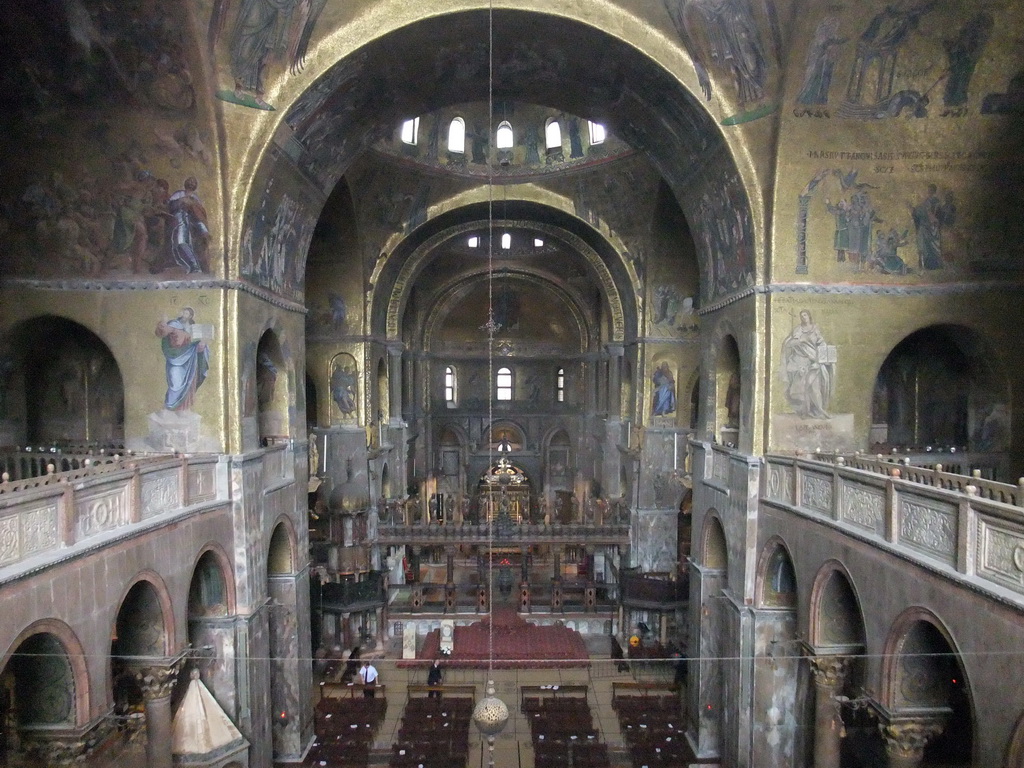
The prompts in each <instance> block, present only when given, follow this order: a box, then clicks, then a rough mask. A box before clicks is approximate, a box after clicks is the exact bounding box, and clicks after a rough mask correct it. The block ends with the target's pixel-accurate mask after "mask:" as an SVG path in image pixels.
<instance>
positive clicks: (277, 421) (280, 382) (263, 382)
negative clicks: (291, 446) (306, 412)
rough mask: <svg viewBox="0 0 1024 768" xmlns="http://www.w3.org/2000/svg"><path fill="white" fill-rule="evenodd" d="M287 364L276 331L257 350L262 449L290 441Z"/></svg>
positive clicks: (267, 336)
mask: <svg viewBox="0 0 1024 768" xmlns="http://www.w3.org/2000/svg"><path fill="white" fill-rule="evenodd" d="M287 366H288V361H287V360H286V359H285V356H284V353H283V352H282V349H281V342H280V339H279V338H278V336H277V333H275V332H274V331H273V330H271V329H268V330H266V331H264V332H263V335H262V336H260V341H259V344H258V346H257V347H256V369H255V370H256V372H255V387H256V407H257V414H258V418H259V436H260V445H268V444H270V443H273V442H275V441H277V440H282V439H285V438H287V437H288V435H289V429H290V425H289V423H288V404H289V400H290V395H291V393H290V392H289V389H288V388H289V379H290V377H289V376H288V368H287Z"/></svg>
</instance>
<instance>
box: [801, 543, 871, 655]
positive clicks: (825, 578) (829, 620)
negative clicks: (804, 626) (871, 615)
mask: <svg viewBox="0 0 1024 768" xmlns="http://www.w3.org/2000/svg"><path fill="white" fill-rule="evenodd" d="M810 642H811V645H813V646H814V647H815V648H818V649H827V648H837V649H843V650H844V651H848V650H850V649H857V650H859V649H862V648H863V647H864V642H865V632H864V614H863V612H862V611H861V608H860V600H859V599H858V598H857V593H856V591H855V590H854V588H853V584H852V582H851V581H850V577H849V574H847V572H846V569H845V568H843V567H842V565H841V564H840V563H838V562H835V561H830V562H828V563H826V564H825V565H824V566H822V568H821V569H820V570H819V572H818V576H817V578H816V579H815V581H814V586H813V588H812V590H811V610H810Z"/></svg>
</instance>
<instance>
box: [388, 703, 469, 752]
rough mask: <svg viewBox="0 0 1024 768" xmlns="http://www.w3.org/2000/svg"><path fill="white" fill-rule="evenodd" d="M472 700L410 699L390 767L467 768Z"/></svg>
mask: <svg viewBox="0 0 1024 768" xmlns="http://www.w3.org/2000/svg"><path fill="white" fill-rule="evenodd" d="M472 714H473V699H472V698H470V697H468V696H465V697H462V696H444V697H443V698H425V697H410V698H409V701H408V703H407V704H406V706H405V711H404V712H403V713H402V721H401V723H400V724H399V726H398V734H397V737H396V739H395V743H394V744H393V745H392V747H391V759H390V761H389V763H388V764H389V765H390V766H391V768H464V767H465V765H466V763H467V762H468V760H469V723H470V719H471V718H472Z"/></svg>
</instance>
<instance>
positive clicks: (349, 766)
mask: <svg viewBox="0 0 1024 768" xmlns="http://www.w3.org/2000/svg"><path fill="white" fill-rule="evenodd" d="M386 713H387V699H384V698H382V697H379V698H373V699H365V698H345V699H335V698H326V697H325V698H321V699H320V701H319V702H317V705H316V709H315V729H316V741H315V743H314V744H313V748H312V749H310V751H309V754H308V756H307V758H306V761H305V763H304V765H306V766H312V767H313V768H366V766H367V764H368V763H369V761H370V750H371V749H372V748H373V742H374V738H375V736H376V734H377V731H378V730H379V729H380V726H381V723H383V722H384V716H385V714H386Z"/></svg>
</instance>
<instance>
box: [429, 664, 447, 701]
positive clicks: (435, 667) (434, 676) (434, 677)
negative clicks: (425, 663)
mask: <svg viewBox="0 0 1024 768" xmlns="http://www.w3.org/2000/svg"><path fill="white" fill-rule="evenodd" d="M443 677H444V671H443V670H442V669H441V661H440V659H434V663H433V664H432V665H431V666H430V671H429V672H427V685H429V686H432V687H435V690H432V691H430V693H428V694H427V696H428V697H429V698H431V699H440V698H441V691H439V690H437V689H436V686H440V685H441V680H442V678H443Z"/></svg>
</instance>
